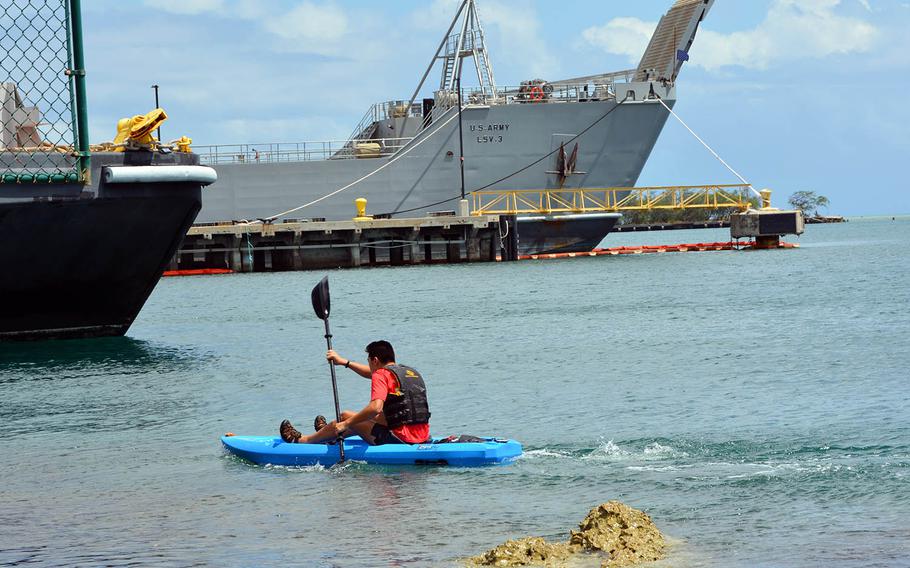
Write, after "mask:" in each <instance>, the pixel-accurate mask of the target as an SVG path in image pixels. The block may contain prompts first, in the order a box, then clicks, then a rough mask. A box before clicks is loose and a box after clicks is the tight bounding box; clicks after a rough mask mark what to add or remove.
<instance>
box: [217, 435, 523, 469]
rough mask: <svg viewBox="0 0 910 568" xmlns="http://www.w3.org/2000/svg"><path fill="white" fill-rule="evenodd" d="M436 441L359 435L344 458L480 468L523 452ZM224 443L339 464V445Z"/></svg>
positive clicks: (249, 455) (239, 450) (271, 456)
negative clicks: (386, 440)
mask: <svg viewBox="0 0 910 568" xmlns="http://www.w3.org/2000/svg"><path fill="white" fill-rule="evenodd" d="M438 442H439V440H438V439H437V440H433V442H432V443H426V444H385V445H382V446H371V445H369V444H367V443H366V442H364V441H363V440H362V439H361V438H360V437H359V436H351V437H350V438H347V439H345V441H344V457H345V459H347V460H350V461H358V462H366V463H371V464H386V465H450V466H457V467H477V466H484V465H501V464H507V463H511V462H513V461H515V459H516V458H517V457H518V456H520V455H521V444H520V443H518V442H516V441H515V440H499V439H496V438H484V441H483V442H454V443H453V442H449V443H444V444H440V443H438ZM221 443H222V444H224V447H225V448H227V450H228V451H229V452H231V453H232V454H234V455H236V456H239V457H241V458H243V459H245V460H248V461H251V462H253V463H256V464H260V465H287V466H307V465H317V464H319V465H323V466H330V465H334V464H336V463H338V446H337V445H326V444H288V443H287V442H284V441H282V439H281V438H278V437H273V436H222V437H221Z"/></svg>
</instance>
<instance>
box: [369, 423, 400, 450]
mask: <svg viewBox="0 0 910 568" xmlns="http://www.w3.org/2000/svg"><path fill="white" fill-rule="evenodd" d="M370 434H372V436H373V440H375V441H374V442H373V445H374V446H382V445H385V444H404V443H405V442H402V441H401V440H399V439H398V437H397V436H395V434H393V433H392V431H391V430H389V427H388V426H383V425H382V424H374V425H373V429H372V430H370Z"/></svg>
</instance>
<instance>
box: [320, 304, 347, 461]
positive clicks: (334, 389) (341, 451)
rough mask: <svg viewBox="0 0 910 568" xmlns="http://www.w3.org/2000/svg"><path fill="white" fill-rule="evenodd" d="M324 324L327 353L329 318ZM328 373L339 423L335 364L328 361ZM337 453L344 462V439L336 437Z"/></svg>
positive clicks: (330, 338)
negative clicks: (330, 376)
mask: <svg viewBox="0 0 910 568" xmlns="http://www.w3.org/2000/svg"><path fill="white" fill-rule="evenodd" d="M322 321H324V322H325V343H326V345H327V346H328V348H329V351H331V350H332V332H331V331H330V330H329V318H328V317H326V318H325V319H324V320H322ZM329 371H331V373H332V395H334V397H335V423H336V424H337V423H338V422H341V407H340V406H339V405H338V380H337V379H336V378H335V363H334V362H333V361H329ZM338 453H339V457H340V458H341V461H342V462H343V461H344V437H343V436H338Z"/></svg>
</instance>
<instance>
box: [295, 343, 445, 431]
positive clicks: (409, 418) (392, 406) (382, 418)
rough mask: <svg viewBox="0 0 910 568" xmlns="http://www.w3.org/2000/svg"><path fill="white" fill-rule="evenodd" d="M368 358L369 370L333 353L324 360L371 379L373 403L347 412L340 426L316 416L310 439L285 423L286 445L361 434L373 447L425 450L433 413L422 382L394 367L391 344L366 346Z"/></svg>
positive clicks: (414, 373)
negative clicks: (422, 447) (422, 446)
mask: <svg viewBox="0 0 910 568" xmlns="http://www.w3.org/2000/svg"><path fill="white" fill-rule="evenodd" d="M366 352H367V364H366V365H364V364H362V363H356V362H354V361H351V360H350V359H347V358H345V357H342V356H341V355H339V354H338V353H336V352H335V351H329V352H328V353H326V359H328V360H329V361H331V362H332V364H334V365H340V366H342V367H345V368H346V369H350V370H352V371H354V372H355V373H357V374H358V375H360V376H361V377H364V378H366V379H370V381H371V387H370V403H369V404H367V405H366V406H365V407H364V408H363V409H362V410H361V411H360V412H353V411H351V410H345V411H344V412H342V413H341V422H337V423H336V421H334V420H333V421H332V422H329V423H328V424H326V423H325V418H322V417H321V416H317V417H316V424H315V426H316V429H317V431H316V432H315V433H314V434H310V435H309V436H306V435H303V434H301V433H300V432H299V431H298V430H297V429H296V428H294V426H292V425H291V423H290V422H289V421H287V420H285V421H283V422H282V423H281V426H280V428H279V431H280V433H281V439H282V440H284V441H285V442H288V443H298V444H319V443H325V442H330V441H332V440H337V439H338V437H339V436H345V437H346V436H350V435H353V434H358V435H359V436H360V437H361V438H363V439H364V440H366V441H367V442H368V443H369V444H371V445H374V446H379V445H382V444H422V443H424V442H426V441H427V440H429V439H430V408H429V405H428V403H427V388H426V384H424V382H423V377H421V376H420V373H418V372H417V370H416V369H413V368H411V367H406V366H404V365H399V364H397V363H396V362H395V350H394V349H393V348H392V344H390V343H389V342H388V341H374V342H372V343H370V344H369V345H367V348H366ZM320 418H322V420H321V421H320Z"/></svg>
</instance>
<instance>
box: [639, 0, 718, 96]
mask: <svg viewBox="0 0 910 568" xmlns="http://www.w3.org/2000/svg"><path fill="white" fill-rule="evenodd" d="M713 5H714V0H677V2H676V4H674V5H673V7H672V8H670V11H669V12H667V13H666V15H664V17H662V18H661V19H660V23H658V24H657V29H656V30H655V31H654V35H653V36H652V37H651V42H650V43H649V44H648V49H646V50H645V54H644V56H643V57H642V58H641V63H639V64H638V69H637V70H636V72H635V80H636V81H640V82H646V81H671V82H675V81H676V77H677V76H679V72H680V70H681V69H682V66H683V63H685V62H686V61H688V60H689V49H690V48H691V47H692V44H693V43H694V42H695V34H696V33H698V27H699V24H701V22H702V20H704V19H705V16H707V15H708V11H709V10H711V7H712V6H713Z"/></svg>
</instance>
